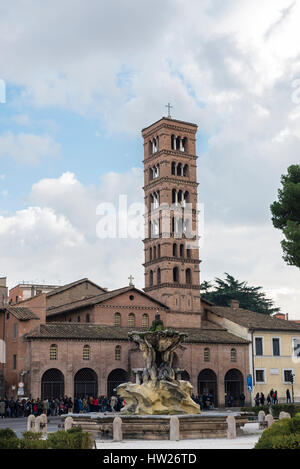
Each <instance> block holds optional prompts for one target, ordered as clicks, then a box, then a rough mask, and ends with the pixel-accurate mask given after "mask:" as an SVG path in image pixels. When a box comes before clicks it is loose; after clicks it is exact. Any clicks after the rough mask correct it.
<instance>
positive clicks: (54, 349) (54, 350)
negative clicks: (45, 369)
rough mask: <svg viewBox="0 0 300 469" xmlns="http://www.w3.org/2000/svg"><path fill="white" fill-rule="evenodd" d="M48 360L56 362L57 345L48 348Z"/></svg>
mask: <svg viewBox="0 0 300 469" xmlns="http://www.w3.org/2000/svg"><path fill="white" fill-rule="evenodd" d="M50 360H57V345H56V344H52V345H51V346H50Z"/></svg>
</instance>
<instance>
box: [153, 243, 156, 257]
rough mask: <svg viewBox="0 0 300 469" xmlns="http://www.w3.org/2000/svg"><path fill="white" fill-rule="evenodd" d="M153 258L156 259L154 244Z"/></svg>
mask: <svg viewBox="0 0 300 469" xmlns="http://www.w3.org/2000/svg"><path fill="white" fill-rule="evenodd" d="M153 259H156V246H153Z"/></svg>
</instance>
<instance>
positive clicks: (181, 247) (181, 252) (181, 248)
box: [180, 244, 184, 257]
mask: <svg viewBox="0 0 300 469" xmlns="http://www.w3.org/2000/svg"><path fill="white" fill-rule="evenodd" d="M180 257H184V245H183V244H180Z"/></svg>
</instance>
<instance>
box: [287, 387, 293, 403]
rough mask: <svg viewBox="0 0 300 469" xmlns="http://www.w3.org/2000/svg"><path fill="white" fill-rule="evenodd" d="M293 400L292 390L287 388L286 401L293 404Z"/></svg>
mask: <svg viewBox="0 0 300 469" xmlns="http://www.w3.org/2000/svg"><path fill="white" fill-rule="evenodd" d="M291 402H292V401H291V394H290V390H289V389H287V390H286V403H287V404H291Z"/></svg>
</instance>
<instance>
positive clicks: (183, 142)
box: [182, 137, 188, 152]
mask: <svg viewBox="0 0 300 469" xmlns="http://www.w3.org/2000/svg"><path fill="white" fill-rule="evenodd" d="M187 147H188V146H187V138H186V137H184V138H183V139H182V151H184V152H187Z"/></svg>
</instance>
